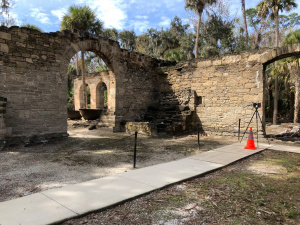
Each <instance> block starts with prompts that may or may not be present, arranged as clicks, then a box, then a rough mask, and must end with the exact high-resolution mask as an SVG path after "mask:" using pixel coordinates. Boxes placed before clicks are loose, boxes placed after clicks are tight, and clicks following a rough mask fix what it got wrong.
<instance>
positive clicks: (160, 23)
mask: <svg viewBox="0 0 300 225" xmlns="http://www.w3.org/2000/svg"><path fill="white" fill-rule="evenodd" d="M14 1H15V4H14V7H13V9H12V10H11V13H12V16H13V17H14V19H15V20H16V23H17V25H18V26H21V25H22V24H28V23H29V24H33V25H36V26H38V27H39V28H41V29H42V30H43V31H44V32H56V31H58V30H60V21H61V19H62V17H63V15H64V14H65V13H67V11H68V8H69V7H70V6H72V5H87V6H89V7H90V8H92V9H93V10H94V11H95V12H96V14H97V16H98V18H99V19H101V20H102V21H103V22H104V27H105V28H113V27H114V28H116V29H117V30H119V31H122V30H134V31H135V32H136V34H138V35H139V34H141V33H143V32H146V31H147V29H149V28H157V29H160V28H162V27H164V28H167V27H169V24H170V22H171V20H172V19H173V18H174V17H175V16H178V17H180V18H181V19H182V20H183V22H184V23H189V20H188V18H189V17H190V16H191V13H190V12H188V11H186V10H185V8H184V2H185V1H184V0H48V1H47V0H46V1H45V0H14ZM225 1H226V0H225ZM259 1H260V0H251V1H250V0H245V2H246V3H245V4H246V9H247V8H253V7H255V6H256V5H257V3H258V2H259ZM45 2H46V3H45ZM226 2H230V5H231V8H230V12H231V13H232V14H236V12H238V14H241V13H240V11H241V10H240V5H241V0H231V1H226ZM295 2H296V3H297V4H298V5H299V6H298V8H297V9H296V10H294V11H293V12H297V13H298V14H300V0H295Z"/></svg>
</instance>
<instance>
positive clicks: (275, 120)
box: [273, 74, 279, 125]
mask: <svg viewBox="0 0 300 225" xmlns="http://www.w3.org/2000/svg"><path fill="white" fill-rule="evenodd" d="M278 99H279V88H278V74H276V75H275V93H274V111H273V125H276V124H277V116H278Z"/></svg>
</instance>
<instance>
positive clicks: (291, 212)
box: [287, 210, 300, 219]
mask: <svg viewBox="0 0 300 225" xmlns="http://www.w3.org/2000/svg"><path fill="white" fill-rule="evenodd" d="M299 215H300V212H299V211H294V210H290V211H289V212H288V213H287V217H288V218H291V219H295V218H296V217H297V216H299Z"/></svg>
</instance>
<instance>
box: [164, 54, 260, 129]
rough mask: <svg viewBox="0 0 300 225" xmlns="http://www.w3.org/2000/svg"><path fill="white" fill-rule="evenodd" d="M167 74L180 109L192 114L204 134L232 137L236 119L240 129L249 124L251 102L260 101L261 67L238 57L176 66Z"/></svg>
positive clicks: (251, 111) (236, 125)
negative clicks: (239, 122) (190, 111)
mask: <svg viewBox="0 0 300 225" xmlns="http://www.w3.org/2000/svg"><path fill="white" fill-rule="evenodd" d="M166 74H167V75H166V76H167V79H166V80H167V81H168V82H169V83H170V84H172V90H173V91H174V93H175V96H177V98H178V102H179V103H180V105H181V106H182V108H184V107H189V108H190V109H191V110H192V111H194V113H195V124H201V125H202V128H203V130H204V131H205V132H206V133H213V134H222V135H232V133H234V132H237V129H238V128H237V127H238V120H239V119H241V120H242V125H243V126H245V123H246V122H249V121H250V119H251V117H252V114H253V107H252V103H254V102H261V103H262V102H263V82H264V79H263V66H262V64H259V63H257V62H252V61H249V60H248V58H247V57H242V56H241V55H237V56H226V57H223V58H222V59H210V60H205V61H199V62H197V61H193V62H187V63H183V64H179V65H177V66H175V67H173V68H172V69H170V70H168V71H167V72H166ZM193 95H194V96H195V97H194V98H193V99H191V98H190V96H193ZM259 111H260V114H261V115H262V116H263V111H262V108H261V109H259Z"/></svg>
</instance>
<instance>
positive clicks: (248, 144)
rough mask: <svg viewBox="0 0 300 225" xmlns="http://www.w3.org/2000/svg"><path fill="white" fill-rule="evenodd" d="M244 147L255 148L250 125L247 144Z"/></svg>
mask: <svg viewBox="0 0 300 225" xmlns="http://www.w3.org/2000/svg"><path fill="white" fill-rule="evenodd" d="M244 149H252V150H255V149H257V148H256V147H255V144H254V137H253V132H252V127H250V132H249V136H248V140H247V145H246V147H245V148H244Z"/></svg>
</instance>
